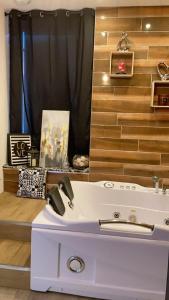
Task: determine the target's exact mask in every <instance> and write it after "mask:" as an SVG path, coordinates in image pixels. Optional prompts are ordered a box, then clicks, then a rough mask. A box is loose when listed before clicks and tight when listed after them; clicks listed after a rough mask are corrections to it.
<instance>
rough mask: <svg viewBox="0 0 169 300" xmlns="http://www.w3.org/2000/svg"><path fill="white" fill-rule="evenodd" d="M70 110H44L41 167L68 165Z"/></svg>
mask: <svg viewBox="0 0 169 300" xmlns="http://www.w3.org/2000/svg"><path fill="white" fill-rule="evenodd" d="M68 134H69V111H54V110H43V113H42V127H41V145H40V167H43V168H61V169H64V168H65V167H66V166H67V151H68Z"/></svg>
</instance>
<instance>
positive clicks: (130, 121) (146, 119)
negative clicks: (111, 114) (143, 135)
mask: <svg viewBox="0 0 169 300" xmlns="http://www.w3.org/2000/svg"><path fill="white" fill-rule="evenodd" d="M118 125H127V126H130V125H135V126H143V125H144V126H150V127H154V126H155V127H169V114H166V113H159V114H152V113H151V114H150V113H147V114H145V113H135V114H134V115H133V114H131V113H119V114H118Z"/></svg>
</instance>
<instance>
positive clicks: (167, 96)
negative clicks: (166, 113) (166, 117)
mask: <svg viewBox="0 0 169 300" xmlns="http://www.w3.org/2000/svg"><path fill="white" fill-rule="evenodd" d="M151 93H152V96H151V106H152V107H156V108H169V80H156V81H153V82H152V91H151Z"/></svg>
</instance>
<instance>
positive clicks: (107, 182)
mask: <svg viewBox="0 0 169 300" xmlns="http://www.w3.org/2000/svg"><path fill="white" fill-rule="evenodd" d="M104 187H105V188H109V189H110V188H113V187H114V184H113V183H112V182H110V181H106V182H105V183H104Z"/></svg>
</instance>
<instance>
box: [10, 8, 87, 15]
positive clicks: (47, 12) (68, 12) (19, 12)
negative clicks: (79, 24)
mask: <svg viewBox="0 0 169 300" xmlns="http://www.w3.org/2000/svg"><path fill="white" fill-rule="evenodd" d="M62 11H65V14H66V16H67V17H68V16H69V15H70V14H80V15H83V11H82V10H81V11H79V10H77V11H76V10H74V11H73V10H66V9H63V10H62ZM32 12H33V11H25V12H24V11H23V12H22V11H18V16H22V15H23V16H24V15H29V16H31V13H32ZM36 12H38V11H36ZM10 15H11V13H10V12H5V17H7V16H10ZM39 15H40V17H44V15H54V16H55V17H56V16H57V10H56V11H43V10H41V11H39Z"/></svg>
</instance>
